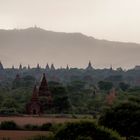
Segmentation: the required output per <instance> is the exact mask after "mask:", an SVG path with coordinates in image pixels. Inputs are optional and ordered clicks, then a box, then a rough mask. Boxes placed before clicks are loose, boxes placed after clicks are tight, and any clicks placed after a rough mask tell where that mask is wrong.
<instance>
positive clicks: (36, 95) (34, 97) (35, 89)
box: [31, 85, 38, 101]
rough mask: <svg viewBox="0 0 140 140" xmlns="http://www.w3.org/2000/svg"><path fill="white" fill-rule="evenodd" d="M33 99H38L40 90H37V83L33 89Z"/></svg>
mask: <svg viewBox="0 0 140 140" xmlns="http://www.w3.org/2000/svg"><path fill="white" fill-rule="evenodd" d="M31 101H38V90H37V87H36V85H35V86H34V89H33V94H32V99H31Z"/></svg>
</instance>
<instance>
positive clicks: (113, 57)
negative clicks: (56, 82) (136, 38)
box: [0, 27, 140, 67]
mask: <svg viewBox="0 0 140 140" xmlns="http://www.w3.org/2000/svg"><path fill="white" fill-rule="evenodd" d="M15 52H16V55H14V54H15ZM45 52H46V54H45ZM139 52H140V44H138V43H133V42H119V41H108V40H105V39H102V40H101V39H96V38H94V37H92V36H87V35H84V34H82V33H65V32H55V31H48V30H45V29H42V28H38V27H30V28H26V29H11V30H4V29H0V57H1V58H0V59H1V60H4V61H9V60H10V61H11V62H7V65H9V64H10V65H12V63H14V60H15V61H16V63H19V62H18V61H17V59H18V60H19V61H20V62H23V63H27V62H30V63H34V64H35V61H36V62H41V63H43V61H46V62H47V61H49V62H50V61H53V62H56V63H59V65H64V64H65V65H66V64H67V63H70V64H72V65H75V66H76V65H77V64H78V65H79V66H83V63H84V64H85V63H86V62H88V61H89V60H91V61H94V62H95V64H96V65H97V66H99V67H101V66H105V67H106V66H109V65H110V64H113V65H114V66H115V67H118V66H124V67H132V66H133V65H136V64H139V62H138V59H140V56H139ZM25 55H26V58H25V57H24V56H25Z"/></svg>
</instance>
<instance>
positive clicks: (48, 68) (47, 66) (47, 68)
mask: <svg viewBox="0 0 140 140" xmlns="http://www.w3.org/2000/svg"><path fill="white" fill-rule="evenodd" d="M46 70H47V71H49V70H50V67H49V64H48V63H47V65H46Z"/></svg>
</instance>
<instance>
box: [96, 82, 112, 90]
mask: <svg viewBox="0 0 140 140" xmlns="http://www.w3.org/2000/svg"><path fill="white" fill-rule="evenodd" d="M98 87H99V88H100V89H101V90H106V91H108V90H110V89H111V88H112V87H113V83H112V82H107V81H100V82H98Z"/></svg>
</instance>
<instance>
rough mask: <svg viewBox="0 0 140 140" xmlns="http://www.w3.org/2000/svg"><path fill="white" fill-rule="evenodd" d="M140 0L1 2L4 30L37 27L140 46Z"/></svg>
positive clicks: (0, 23)
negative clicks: (138, 44)
mask: <svg viewBox="0 0 140 140" xmlns="http://www.w3.org/2000/svg"><path fill="white" fill-rule="evenodd" d="M139 7H140V1H139V0H106V1H105V0H59V1H58V0H30V1H28V0H24V1H23V0H12V1H9V0H0V28H1V29H13V28H28V27H32V26H33V25H35V24H36V25H37V26H38V27H41V28H43V29H46V30H52V31H56V32H80V33H83V34H85V35H88V36H93V37H95V38H98V39H106V40H111V41H121V42H135V43H140V38H139V36H140V28H138V27H139V25H140V16H139V13H140V8H139Z"/></svg>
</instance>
